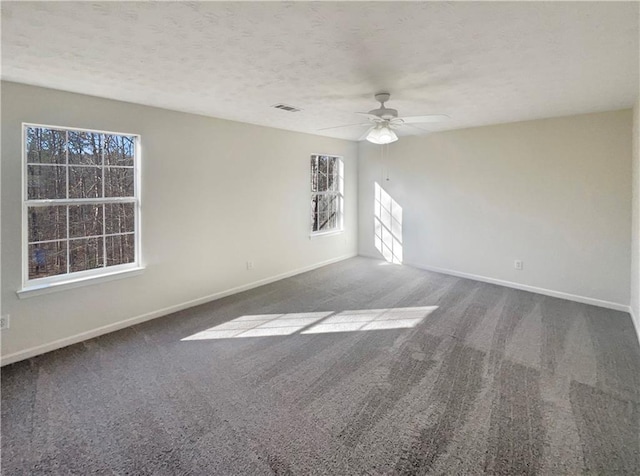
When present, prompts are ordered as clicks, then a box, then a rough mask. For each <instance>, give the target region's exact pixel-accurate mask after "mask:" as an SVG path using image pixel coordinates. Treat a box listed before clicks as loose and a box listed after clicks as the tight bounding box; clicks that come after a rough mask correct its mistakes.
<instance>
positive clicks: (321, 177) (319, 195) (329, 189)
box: [311, 154, 344, 235]
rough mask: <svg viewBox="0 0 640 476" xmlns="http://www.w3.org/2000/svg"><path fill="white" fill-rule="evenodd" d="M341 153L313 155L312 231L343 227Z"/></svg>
mask: <svg viewBox="0 0 640 476" xmlns="http://www.w3.org/2000/svg"><path fill="white" fill-rule="evenodd" d="M343 177H344V164H343V162H342V157H336V156H332V155H323V154H313V155H312V156H311V234H312V235H319V234H324V233H334V232H338V231H342V226H343V210H344V178H343Z"/></svg>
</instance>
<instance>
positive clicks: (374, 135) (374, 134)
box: [367, 124, 398, 144]
mask: <svg viewBox="0 0 640 476" xmlns="http://www.w3.org/2000/svg"><path fill="white" fill-rule="evenodd" d="M367 140H368V141H369V142H372V143H373V144H390V143H391V142H395V141H397V140H398V136H397V135H396V133H395V132H393V131H392V130H391V128H390V127H389V126H388V125H386V124H383V125H380V126H377V127H374V128H373V129H371V131H369V134H367Z"/></svg>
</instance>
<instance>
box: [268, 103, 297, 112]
mask: <svg viewBox="0 0 640 476" xmlns="http://www.w3.org/2000/svg"><path fill="white" fill-rule="evenodd" d="M271 107H275V108H276V109H282V110H283V111H287V112H298V111H302V109H298V108H297V107H293V106H289V105H287V104H276V105H274V106H271Z"/></svg>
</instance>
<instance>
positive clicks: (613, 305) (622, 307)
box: [405, 263, 630, 312]
mask: <svg viewBox="0 0 640 476" xmlns="http://www.w3.org/2000/svg"><path fill="white" fill-rule="evenodd" d="M405 264H406V265H408V266H411V267H413V268H418V269H424V270H426V271H433V272H435V273H442V274H448V275H450V276H456V277H458V278H466V279H473V280H474V281H482V282H483V283H490V284H498V285H500V286H505V287H507V288H513V289H519V290H521V291H529V292H532V293H537V294H544V295H545V296H551V297H556V298H560V299H566V300H568V301H575V302H579V303H582V304H590V305H592V306H598V307H604V308H607V309H613V310H614V311H622V312H629V310H630V308H629V306H628V305H627V304H620V303H617V302H611V301H604V300H602V299H595V298H590V297H586V296H579V295H577V294H569V293H564V292H561V291H554V290H552V289H545V288H538V287H536V286H529V285H527V284H520V283H514V282H512V281H503V280H502V279H495V278H488V277H486V276H480V275H477V274H470V273H462V272H460V271H454V270H451V269H443V268H436V267H434V266H425V265H421V264H412V263H405Z"/></svg>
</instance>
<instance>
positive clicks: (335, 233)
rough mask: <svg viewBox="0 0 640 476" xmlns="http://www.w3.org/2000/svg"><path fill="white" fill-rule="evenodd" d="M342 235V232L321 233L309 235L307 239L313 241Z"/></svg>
mask: <svg viewBox="0 0 640 476" xmlns="http://www.w3.org/2000/svg"><path fill="white" fill-rule="evenodd" d="M342 233H344V230H331V231H323V232H320V233H311V234H310V235H309V239H310V240H315V239H316V238H322V237H324V236H331V235H340V234H342Z"/></svg>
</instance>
